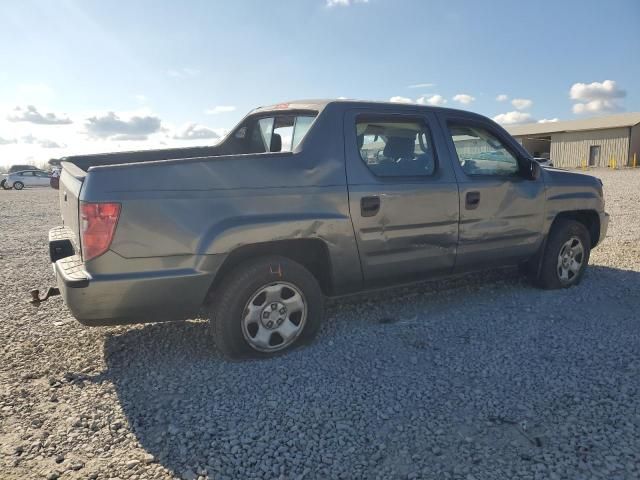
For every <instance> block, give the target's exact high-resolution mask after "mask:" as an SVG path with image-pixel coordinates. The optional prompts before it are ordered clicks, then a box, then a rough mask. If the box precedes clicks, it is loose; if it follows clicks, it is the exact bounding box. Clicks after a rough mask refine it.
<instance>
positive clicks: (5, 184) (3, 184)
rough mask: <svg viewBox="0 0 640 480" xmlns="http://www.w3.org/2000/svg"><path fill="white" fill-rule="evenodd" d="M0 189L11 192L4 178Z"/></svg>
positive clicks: (0, 182) (0, 183) (0, 181)
mask: <svg viewBox="0 0 640 480" xmlns="http://www.w3.org/2000/svg"><path fill="white" fill-rule="evenodd" d="M0 187H2V188H3V189H4V190H9V187H7V179H6V178H3V179H2V180H0Z"/></svg>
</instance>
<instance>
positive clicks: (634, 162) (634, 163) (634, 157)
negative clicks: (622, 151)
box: [633, 153, 638, 168]
mask: <svg viewBox="0 0 640 480" xmlns="http://www.w3.org/2000/svg"><path fill="white" fill-rule="evenodd" d="M636 155H637V153H634V154H633V168H636V167H637V166H638V165H637V163H636V160H637V158H636Z"/></svg>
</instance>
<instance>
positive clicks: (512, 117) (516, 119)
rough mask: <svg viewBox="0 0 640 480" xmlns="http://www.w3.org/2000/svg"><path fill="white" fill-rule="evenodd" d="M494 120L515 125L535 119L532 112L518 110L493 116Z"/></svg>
mask: <svg viewBox="0 0 640 480" xmlns="http://www.w3.org/2000/svg"><path fill="white" fill-rule="evenodd" d="M493 120H494V121H496V122H498V123H501V124H503V125H514V124H516V123H526V122H533V121H534V120H533V118H532V117H531V114H530V113H526V112H518V111H517V110H514V111H512V112H507V113H501V114H500V115H496V116H495V117H493Z"/></svg>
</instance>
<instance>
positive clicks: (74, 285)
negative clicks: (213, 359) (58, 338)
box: [49, 229, 213, 325]
mask: <svg viewBox="0 0 640 480" xmlns="http://www.w3.org/2000/svg"><path fill="white" fill-rule="evenodd" d="M54 230H56V229H54ZM52 232H53V230H52ZM52 232H50V234H49V247H50V248H49V250H50V252H53V253H51V260H52V262H53V268H54V272H55V275H56V282H57V285H58V288H59V289H60V294H61V295H62V297H63V299H64V302H65V303H66V304H67V307H68V308H69V310H70V311H71V313H72V314H73V316H74V317H75V318H76V319H77V320H78V321H79V322H80V323H82V324H84V325H118V324H130V323H145V322H158V321H167V320H180V319H184V318H189V317H192V316H194V315H195V314H197V313H198V310H199V309H200V307H201V306H202V304H203V302H204V299H205V297H206V295H207V293H208V290H209V287H210V286H211V283H212V281H213V274H212V273H210V272H203V271H199V270H197V269H195V268H178V269H169V270H155V271H143V272H127V273H110V274H101V275H97V274H93V275H92V274H89V273H88V272H87V271H86V270H85V265H84V263H83V262H82V259H81V258H80V256H79V255H78V254H76V253H75V252H73V253H72V255H69V256H64V257H62V258H60V257H59V255H66V254H67V253H69V252H70V250H69V248H71V249H73V242H72V240H71V239H66V242H69V243H66V242H62V239H61V238H60V237H61V233H60V232H59V229H58V231H57V232H54V237H56V238H55V239H54V240H53V241H52ZM67 233H70V232H67ZM56 234H57V235H56ZM56 242H57V243H56ZM61 242H62V243H61ZM69 245H71V246H70V247H69Z"/></svg>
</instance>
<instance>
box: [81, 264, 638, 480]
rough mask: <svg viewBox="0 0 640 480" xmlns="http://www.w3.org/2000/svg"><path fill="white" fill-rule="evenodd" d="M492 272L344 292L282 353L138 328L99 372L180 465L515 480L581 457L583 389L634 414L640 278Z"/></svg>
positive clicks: (272, 474) (133, 420)
mask: <svg viewBox="0 0 640 480" xmlns="http://www.w3.org/2000/svg"><path fill="white" fill-rule="evenodd" d="M493 275H495V276H494V277H490V278H491V281H490V282H487V281H485V282H483V283H482V284H480V285H476V284H468V283H466V282H464V281H459V280H454V281H453V282H449V283H447V282H444V283H436V284H428V285H424V286H419V287H413V288H408V289H396V290H392V291H390V292H389V293H387V294H381V293H376V294H374V295H362V296H360V297H358V300H357V301H353V300H345V301H342V300H341V301H339V302H333V303H332V305H331V306H330V309H329V320H328V322H327V324H326V325H325V327H324V329H323V331H322V333H321V336H320V338H319V339H318V340H317V341H316V342H315V343H314V344H313V345H311V346H310V347H307V348H303V349H298V350H295V351H293V352H291V353H289V354H287V355H283V356H280V357H278V358H274V359H270V360H260V361H244V362H237V363H231V362H227V361H224V360H223V359H221V358H220V356H219V355H218V353H217V352H216V351H215V349H214V347H213V346H212V342H211V341H210V338H209V334H208V331H207V323H206V322H203V321H188V322H180V323H177V322H176V323H163V324H149V325H146V326H143V327H140V328H132V329H130V330H127V331H126V332H124V333H121V334H117V335H113V336H110V337H108V338H107V340H106V343H105V346H104V354H105V358H106V363H107V366H108V369H107V371H106V372H104V373H103V374H102V375H101V376H99V377H97V378H94V381H102V380H110V381H112V382H113V383H114V384H115V387H116V390H117V392H118V396H119V399H120V402H121V406H122V409H123V411H124V412H125V414H126V416H127V418H128V422H129V425H130V428H131V430H132V432H133V433H134V434H135V435H136V437H137V439H138V440H139V442H140V443H141V444H142V446H143V447H144V448H145V449H146V450H147V451H148V452H149V453H151V454H153V455H154V456H155V458H156V459H157V461H158V462H160V463H162V464H163V465H164V466H165V467H167V468H169V469H171V470H173V471H174V472H176V474H177V475H180V476H182V477H184V478H196V477H197V474H198V471H199V470H201V469H206V470H208V472H209V474H210V475H212V474H213V475H214V476H215V478H216V479H218V478H279V477H281V478H287V479H289V478H372V477H375V476H376V475H382V476H383V477H386V478H395V477H396V476H397V477H398V478H406V477H407V475H409V474H412V473H417V474H418V475H423V476H424V475H431V474H436V473H437V472H442V471H448V472H452V473H453V474H460V475H462V476H465V475H466V473H465V472H483V471H485V472H489V471H493V472H494V473H495V471H496V469H498V471H503V472H504V475H505V477H503V478H507V477H509V476H511V475H512V473H509V472H512V470H499V469H500V468H507V467H508V468H509V469H510V468H511V466H514V465H515V466H518V465H520V466H523V468H527V467H528V466H530V465H532V464H533V463H532V462H534V463H535V462H543V463H546V464H549V462H553V461H555V460H558V461H559V459H560V458H564V457H563V456H566V455H568V456H569V460H566V458H564V459H563V460H562V461H563V462H567V461H568V462H569V464H568V465H569V466H571V463H570V462H571V461H575V462H583V461H584V459H580V458H578V457H576V454H575V453H574V452H579V451H582V450H580V449H581V448H582V446H581V443H580V442H581V441H582V440H581V437H580V434H579V433H577V432H579V431H580V428H587V427H589V428H591V427H592V426H593V425H590V422H591V423H595V425H598V423H599V422H600V421H601V420H600V419H599V417H598V415H601V413H596V414H594V416H591V417H589V416H588V415H587V416H586V417H585V415H584V411H583V408H584V406H583V404H584V400H585V398H586V399H588V398H589V397H590V396H593V398H596V399H598V398H603V396H604V397H606V398H607V401H608V402H609V404H608V407H607V408H611V409H616V408H617V409H620V414H621V415H625V414H629V415H632V414H633V412H632V411H631V410H633V402H631V406H630V407H628V408H631V410H629V411H628V412H627V407H625V406H624V405H618V404H617V403H616V399H618V397H616V393H614V392H616V391H617V390H616V388H618V389H619V385H617V384H618V383H619V382H623V383H624V382H627V383H628V382H629V378H628V377H629V374H630V372H628V371H627V370H624V369H620V368H621V367H623V366H624V365H622V363H624V362H622V363H621V361H620V358H623V356H624V354H625V352H626V351H629V352H634V351H635V349H636V348H637V346H636V342H637V340H638V331H637V326H636V327H633V326H632V323H631V321H630V320H631V319H632V318H633V315H634V308H635V307H634V304H636V305H637V304H638V301H639V300H640V297H639V295H640V293H639V292H640V288H638V287H639V286H640V274H639V273H638V272H630V271H623V270H617V269H612V268H606V267H597V266H596V267H591V269H590V271H589V273H588V275H587V276H586V277H585V279H584V281H583V284H582V285H581V286H579V287H577V288H574V289H570V290H564V291H554V292H544V291H540V290H536V289H534V288H532V287H530V286H528V285H527V284H526V283H525V282H523V281H522V280H520V279H519V278H518V277H517V276H516V275H515V274H513V273H506V274H505V273H495V274H493ZM456 282H458V283H456ZM440 289H442V290H440ZM634 289H635V290H634ZM634 291H635V294H634V293H633V292H634ZM614 295H615V298H613V296H614ZM611 300H613V301H614V302H615V303H616V307H615V309H616V310H615V315H614V313H613V312H612V311H611V309H612V306H611V303H612V302H611ZM567 304H570V305H572V307H573V308H571V309H566V308H564V307H565V306H566V305H567ZM607 310H609V313H606V312H607ZM389 315H393V316H394V318H392V320H393V321H384V319H385V318H389ZM601 315H604V317H601ZM625 322H626V324H627V327H626V328H622V327H620V330H621V331H617V327H616V325H622V324H624V323H625ZM634 328H635V330H634ZM625 339H626V340H625ZM602 362H605V363H604V364H606V365H609V364H610V366H611V367H616V368H611V369H609V370H605V371H603V369H602V365H603V363H602ZM607 362H609V363H607ZM638 373H640V372H638ZM637 377H640V375H636V376H635V378H636V380H633V382H635V383H636V384H637V383H638V381H637ZM585 379H589V382H588V383H586V384H585V381H584V380H585ZM585 418H587V419H586V420H585ZM594 428H595V427H594ZM598 429H600V426H598ZM601 431H602V432H603V433H602V435H603V436H604V437H606V436H607V431H606V428H604V429H601ZM567 432H568V433H567ZM565 434H566V435H567V437H566V438H561V437H562V436H563V435H565ZM572 442H573V445H572ZM559 452H560V453H559ZM566 452H569V453H566ZM543 454H551V455H552V456H551V457H549V458H551V460H550V459H549V458H547V457H545V459H544V460H543V459H542V457H541V456H542V455H543ZM554 459H555V460H554ZM505 462H506V465H507V467H504V465H505ZM576 465H577V464H576ZM498 467H499V468H498ZM576 468H577V467H576ZM484 469H486V470H484ZM514 471H515V470H514ZM385 472H386V473H385ZM301 476H302V477H301ZM400 476H402V477H400Z"/></svg>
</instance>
